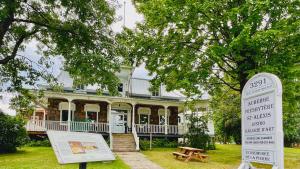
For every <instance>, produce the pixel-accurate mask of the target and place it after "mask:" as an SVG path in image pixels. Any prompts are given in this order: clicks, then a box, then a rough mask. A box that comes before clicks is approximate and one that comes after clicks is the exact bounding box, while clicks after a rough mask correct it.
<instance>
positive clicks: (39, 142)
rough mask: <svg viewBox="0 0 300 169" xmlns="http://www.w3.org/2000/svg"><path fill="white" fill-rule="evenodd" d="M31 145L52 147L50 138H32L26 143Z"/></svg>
mask: <svg viewBox="0 0 300 169" xmlns="http://www.w3.org/2000/svg"><path fill="white" fill-rule="evenodd" d="M26 145H27V146H29V147H51V143H50V141H49V140H48V139H45V140H31V141H30V142H28V143H27V144H26Z"/></svg>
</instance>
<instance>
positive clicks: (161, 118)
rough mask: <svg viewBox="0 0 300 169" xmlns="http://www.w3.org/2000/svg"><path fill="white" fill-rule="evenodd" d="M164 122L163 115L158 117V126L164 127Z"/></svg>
mask: <svg viewBox="0 0 300 169" xmlns="http://www.w3.org/2000/svg"><path fill="white" fill-rule="evenodd" d="M165 122H166V118H165V115H159V125H164V124H165Z"/></svg>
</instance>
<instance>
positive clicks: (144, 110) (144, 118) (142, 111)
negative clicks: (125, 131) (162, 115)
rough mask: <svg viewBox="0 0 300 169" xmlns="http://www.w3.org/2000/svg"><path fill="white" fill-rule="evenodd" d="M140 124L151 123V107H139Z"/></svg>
mask: <svg viewBox="0 0 300 169" xmlns="http://www.w3.org/2000/svg"><path fill="white" fill-rule="evenodd" d="M138 114H139V124H149V122H150V114H151V109H150V108H149V107H139V108H138Z"/></svg>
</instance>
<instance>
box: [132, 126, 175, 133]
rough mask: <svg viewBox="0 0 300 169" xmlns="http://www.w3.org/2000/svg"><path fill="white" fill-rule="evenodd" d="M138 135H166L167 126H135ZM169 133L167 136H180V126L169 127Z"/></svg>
mask: <svg viewBox="0 0 300 169" xmlns="http://www.w3.org/2000/svg"><path fill="white" fill-rule="evenodd" d="M135 128H136V132H137V133H139V134H140V133H143V134H148V133H157V134H165V125H155V124H136V125H135ZM167 128H168V132H167V134H178V126H177V125H167Z"/></svg>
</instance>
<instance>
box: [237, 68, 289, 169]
mask: <svg viewBox="0 0 300 169" xmlns="http://www.w3.org/2000/svg"><path fill="white" fill-rule="evenodd" d="M241 102H242V103H241V104H242V164H241V165H240V167H239V169H252V168H254V167H253V166H252V165H251V162H257V163H263V164H270V165H273V168H272V169H284V163H283V158H284V156H283V130H282V84H281V81H280V79H279V78H278V77H277V76H275V75H273V74H270V73H259V74H257V75H255V76H253V77H252V78H251V79H250V80H249V81H248V82H247V83H246V85H245V86H244V89H243V92H242V99H241Z"/></svg>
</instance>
